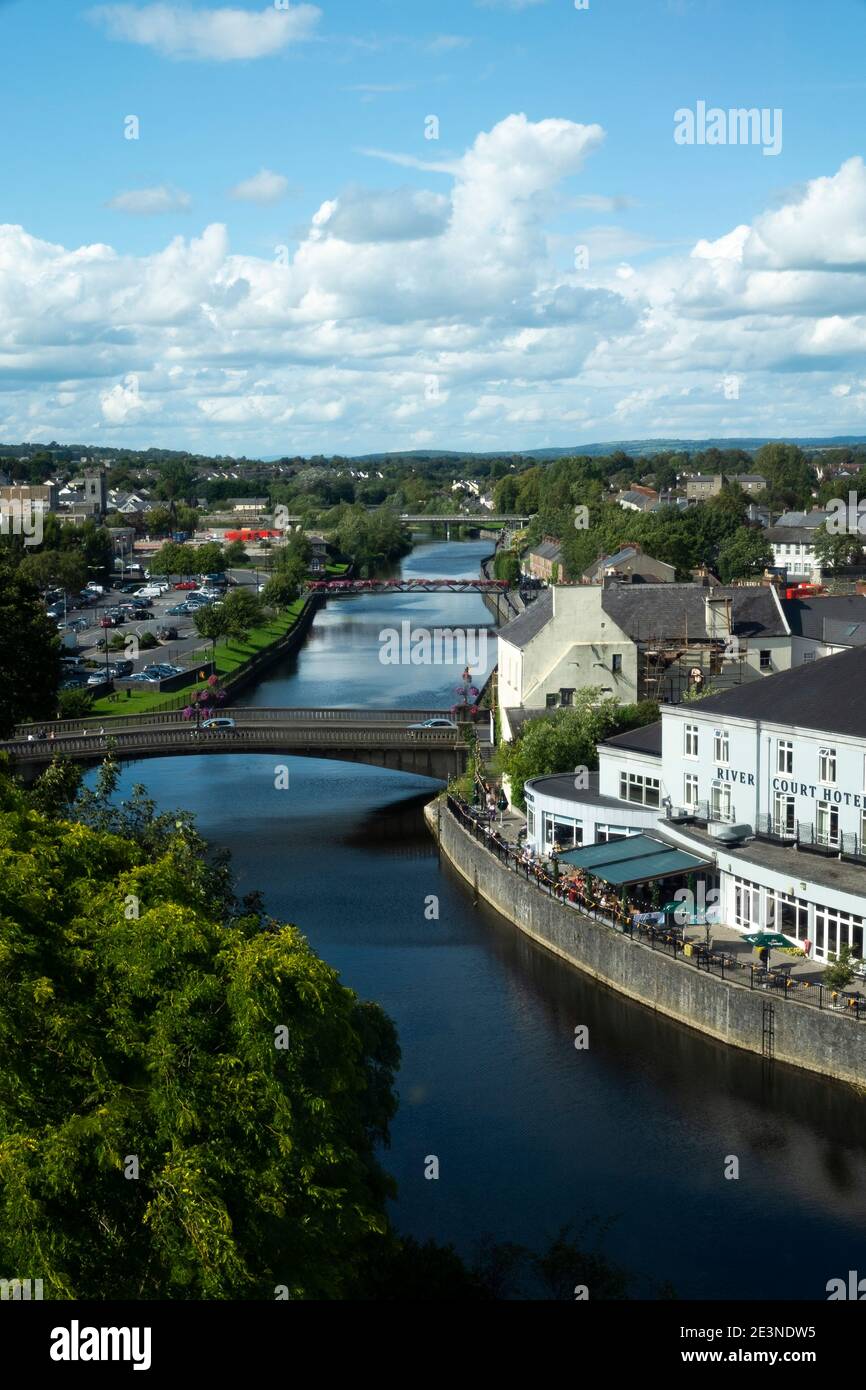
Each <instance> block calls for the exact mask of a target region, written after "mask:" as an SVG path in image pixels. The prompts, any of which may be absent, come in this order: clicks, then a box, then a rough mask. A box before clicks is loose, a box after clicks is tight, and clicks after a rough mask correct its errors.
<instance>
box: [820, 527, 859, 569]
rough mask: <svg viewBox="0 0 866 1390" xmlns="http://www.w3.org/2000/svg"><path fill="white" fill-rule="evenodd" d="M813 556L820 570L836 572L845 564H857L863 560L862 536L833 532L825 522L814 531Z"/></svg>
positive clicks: (846, 532)
mask: <svg viewBox="0 0 866 1390" xmlns="http://www.w3.org/2000/svg"><path fill="white" fill-rule="evenodd" d="M814 545H815V556H816V558H817V559H818V560H819V561H820V564H821V568H822V570H829V571H830V573H831V574H836V572H837V571H838V570H840V569H843V568H844V567H845V566H846V565H857V564H860V563H862V560H863V537H862V536H858V535H855V534H854V533H852V532H848V531H840V532H839V533H838V534H834V533H832V532H830V531H828V530H827V526H826V524H824V525H822V526H819V527H818V529H817V531H816V532H815V540H814Z"/></svg>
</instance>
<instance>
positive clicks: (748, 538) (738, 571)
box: [718, 527, 773, 584]
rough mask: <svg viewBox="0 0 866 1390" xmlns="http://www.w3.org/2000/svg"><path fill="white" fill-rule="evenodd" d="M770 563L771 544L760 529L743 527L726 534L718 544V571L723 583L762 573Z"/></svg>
mask: <svg viewBox="0 0 866 1390" xmlns="http://www.w3.org/2000/svg"><path fill="white" fill-rule="evenodd" d="M772 563H773V549H772V546H771V545H770V543H769V541H768V540H767V538H766V536H765V534H764V532H763V531H761V530H760V529H757V530H752V529H749V528H746V527H743V528H742V529H741V530H739V531H735V532H734V533H733V535H731V536H727V537H726V538H725V540H723V541H722V543H721V545H720V546H719V553H718V572H719V578H720V579H721V581H722V583H723V584H727V583H729V582H730V580H732V579H748V578H749V577H750V576H751V575H756V574H763V572H764V570H765V569H766V568H767V567H768V566H769V565H772Z"/></svg>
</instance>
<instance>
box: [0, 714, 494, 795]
mask: <svg viewBox="0 0 866 1390" xmlns="http://www.w3.org/2000/svg"><path fill="white" fill-rule="evenodd" d="M218 717H219V718H230V719H232V720H234V724H235V727H234V728H229V729H203V728H201V727H200V726H199V725H197V724H196V723H195V722H194V721H192V720H191V719H189V718H185V717H184V714H183V712H182V711H171V712H169V713H164V714H153V715H126V716H120V717H119V718H116V719H105V720H103V721H101V722H100V721H99V720H95V719H84V720H57V721H55V722H54V723H48V724H43V725H39V727H38V732H37V729H36V726H34V725H23V726H19V728H18V729H17V730H16V733H15V737H14V738H13V739H11V740H9V741H7V742H5V743H0V752H3V753H6V754H8V756H9V759H10V762H11V766H12V770H13V771H14V772H16V773H17V774H18V775H20V776H22V777H23V778H24V780H25V781H34V780H35V779H36V778H37V777H38V776H39V774H40V772H42V771H43V770H44V769H45V768H46V767H47V766H48V764H49V763H50V762H51V760H52V759H53V758H54V757H55V756H57V755H58V754H62V755H63V756H64V757H66V758H69V759H71V760H72V761H73V762H77V763H83V764H86V765H92V764H96V763H100V762H102V761H103V760H104V758H105V756H106V754H107V753H108V752H109V751H110V752H111V753H112V754H113V756H114V757H115V758H116V759H117V761H118V762H137V761H138V760H139V759H142V758H173V757H178V756H189V755H194V756H198V755H200V754H218V753H262V754H270V755H276V756H286V757H308V758H329V759H335V760H337V761H339V762H355V763H366V764H369V765H371V766H375V767H386V768H391V769H392V770H393V771H395V772H411V773H415V774H420V775H421V776H425V777H433V778H436V779H437V780H438V781H447V780H448V779H449V778H451V777H456V776H459V775H460V774H461V773H463V772H464V771H465V770H466V766H467V759H468V756H469V746H468V744H467V742H466V740H465V738H464V737H463V729H462V727H460V726H458V727H454V728H437V729H417V728H413V727H412V725H413V724H420V723H422V722H423V721H424V720H425V719H432V718H440V719H442V718H446V719H447V718H450V715H449V714H448V713H447V712H445V711H442V710H368V709H267V708H263V707H255V706H253V707H238V708H229V709H220V710H219V711H218ZM41 733H44V734H45V735H46V736H45V737H40V736H39V734H41ZM479 733H483V735H484V743H483V748H482V752H483V754H484V755H485V756H489V755H490V749H489V745H488V741H487V735H488V733H489V729H488V724H487V722H486V721H485V723H484V724H483V725H481V726H480V727H479Z"/></svg>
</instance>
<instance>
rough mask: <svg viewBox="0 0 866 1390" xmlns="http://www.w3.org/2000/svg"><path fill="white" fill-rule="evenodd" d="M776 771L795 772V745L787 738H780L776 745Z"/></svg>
mask: <svg viewBox="0 0 866 1390" xmlns="http://www.w3.org/2000/svg"><path fill="white" fill-rule="evenodd" d="M776 771H777V772H793V771H794V745H793V743H790V742H789V741H788V739H786V738H780V739H779V742H778V744H777V745H776Z"/></svg>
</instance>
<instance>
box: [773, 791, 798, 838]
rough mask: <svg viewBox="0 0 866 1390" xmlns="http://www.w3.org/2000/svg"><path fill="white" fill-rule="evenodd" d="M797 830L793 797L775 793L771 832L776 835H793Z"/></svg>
mask: <svg viewBox="0 0 866 1390" xmlns="http://www.w3.org/2000/svg"><path fill="white" fill-rule="evenodd" d="M796 829H797V821H796V819H795V813H794V797H793V796H786V794H785V793H784V792H776V795H775V798H774V801H773V831H774V833H775V834H776V835H793V834H794V832H795V831H796Z"/></svg>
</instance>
